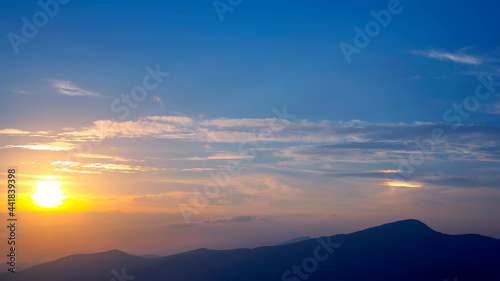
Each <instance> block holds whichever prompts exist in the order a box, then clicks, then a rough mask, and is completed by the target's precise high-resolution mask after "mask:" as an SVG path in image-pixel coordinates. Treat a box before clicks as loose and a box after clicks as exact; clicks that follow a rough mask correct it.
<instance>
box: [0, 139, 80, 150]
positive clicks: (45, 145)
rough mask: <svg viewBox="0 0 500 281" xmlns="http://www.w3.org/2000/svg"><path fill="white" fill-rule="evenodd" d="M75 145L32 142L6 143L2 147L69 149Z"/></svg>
mask: <svg viewBox="0 0 500 281" xmlns="http://www.w3.org/2000/svg"><path fill="white" fill-rule="evenodd" d="M76 147H77V145H76V144H73V143H69V142H59V141H58V142H51V143H32V144H24V145H6V146H4V147H3V148H25V149H31V150H50V151H69V150H73V149H75V148H76Z"/></svg>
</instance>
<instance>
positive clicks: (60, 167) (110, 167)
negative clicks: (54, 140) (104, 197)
mask: <svg viewBox="0 0 500 281" xmlns="http://www.w3.org/2000/svg"><path fill="white" fill-rule="evenodd" d="M50 165H52V166H55V167H56V170H57V171H65V172H73V173H100V172H102V171H112V172H113V171H116V172H120V173H132V172H154V171H161V170H162V169H160V168H153V167H143V166H131V165H124V164H109V163H108V164H105V163H91V164H81V163H78V162H72V161H53V162H51V163H50ZM67 167H71V168H67Z"/></svg>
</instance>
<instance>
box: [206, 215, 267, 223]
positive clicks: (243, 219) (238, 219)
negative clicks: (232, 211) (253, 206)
mask: <svg viewBox="0 0 500 281" xmlns="http://www.w3.org/2000/svg"><path fill="white" fill-rule="evenodd" d="M263 220H266V219H264V218H261V217H257V216H233V217H227V218H217V219H213V220H205V221H203V223H209V224H213V223H217V224H218V223H220V224H222V223H246V222H253V221H263Z"/></svg>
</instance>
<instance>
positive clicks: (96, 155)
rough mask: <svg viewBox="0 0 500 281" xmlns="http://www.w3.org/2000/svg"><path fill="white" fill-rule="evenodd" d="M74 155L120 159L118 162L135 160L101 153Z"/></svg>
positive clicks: (77, 155)
mask: <svg viewBox="0 0 500 281" xmlns="http://www.w3.org/2000/svg"><path fill="white" fill-rule="evenodd" d="M75 156H76V157H81V158H93V159H111V160H114V161H120V162H130V161H136V160H133V159H125V158H122V157H119V156H111V155H103V154H86V153H78V154H75Z"/></svg>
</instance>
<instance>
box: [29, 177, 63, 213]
mask: <svg viewBox="0 0 500 281" xmlns="http://www.w3.org/2000/svg"><path fill="white" fill-rule="evenodd" d="M35 183H36V184H37V185H38V188H37V189H36V190H35V192H34V193H33V194H32V195H31V199H33V203H35V205H37V206H40V207H43V208H55V207H57V206H60V205H62V204H63V202H62V200H64V199H66V198H68V196H66V195H64V192H63V191H62V190H61V188H59V186H60V185H61V184H62V183H61V182H60V181H38V182H35Z"/></svg>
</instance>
